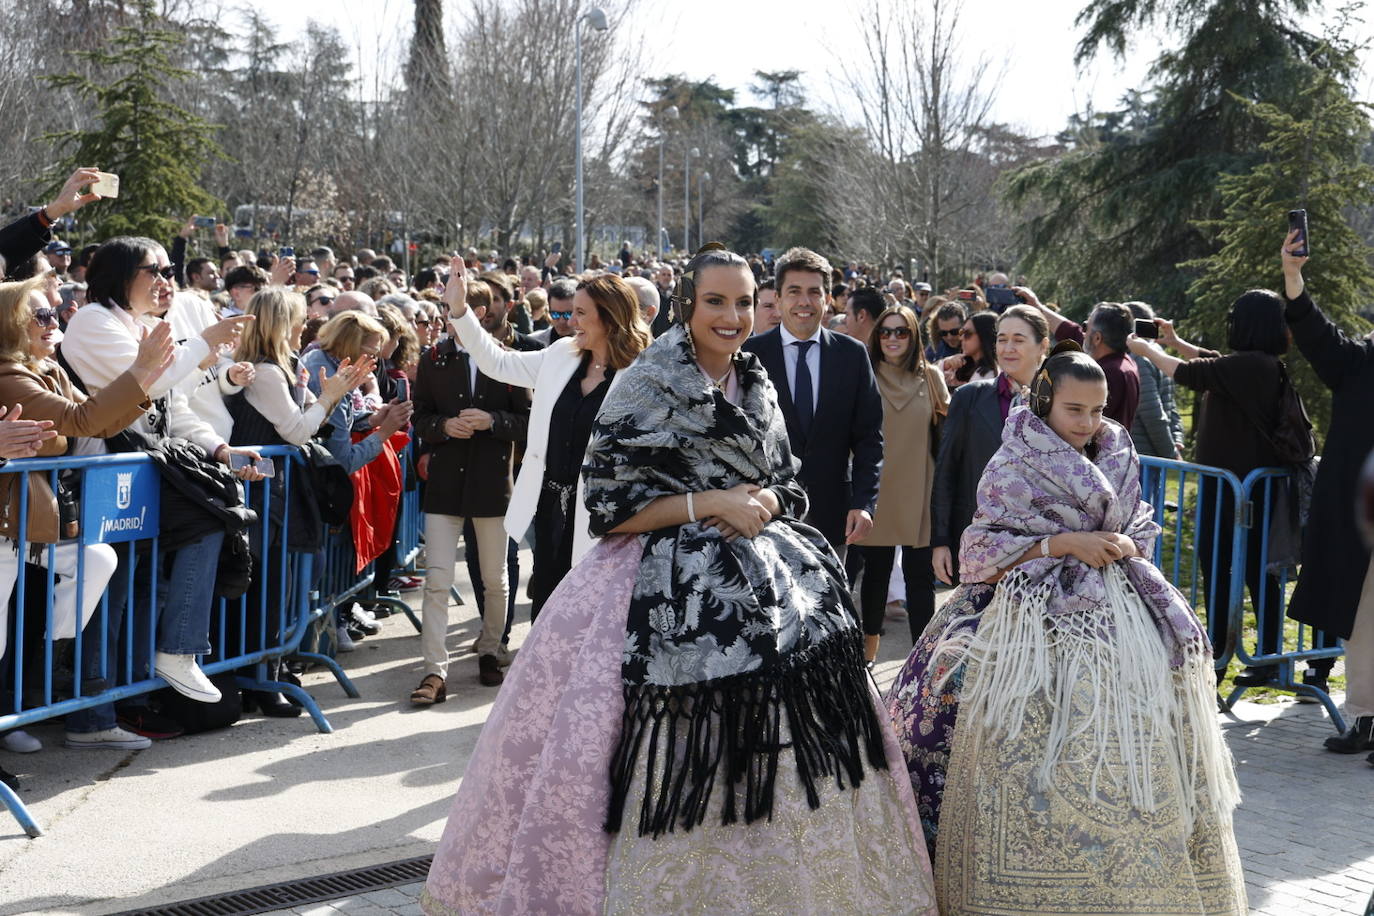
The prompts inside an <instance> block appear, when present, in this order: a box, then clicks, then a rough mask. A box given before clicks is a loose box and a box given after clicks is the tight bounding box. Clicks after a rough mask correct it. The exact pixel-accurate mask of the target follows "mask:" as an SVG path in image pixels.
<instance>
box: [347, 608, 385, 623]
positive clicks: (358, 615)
mask: <svg viewBox="0 0 1374 916" xmlns="http://www.w3.org/2000/svg"><path fill="white" fill-rule="evenodd" d="M351 613H352V614H353V619H354V620H356V621H357V622H358V623H361V624H364V625H366V626H369V627H380V624H378V623H377V616H376V615H375V614H373V613H372V612H371V611H369V610H368V609H367V608H365V607H363V606H362V605H361V604H356V603H355V604H354V605H353V607H352V609H351Z"/></svg>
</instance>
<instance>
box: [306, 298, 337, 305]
mask: <svg viewBox="0 0 1374 916" xmlns="http://www.w3.org/2000/svg"><path fill="white" fill-rule="evenodd" d="M334 298H335V297H333V296H316V297H315V298H314V299H311V300H310V304H311V305H328V304H329V303H331V302H333V301H334Z"/></svg>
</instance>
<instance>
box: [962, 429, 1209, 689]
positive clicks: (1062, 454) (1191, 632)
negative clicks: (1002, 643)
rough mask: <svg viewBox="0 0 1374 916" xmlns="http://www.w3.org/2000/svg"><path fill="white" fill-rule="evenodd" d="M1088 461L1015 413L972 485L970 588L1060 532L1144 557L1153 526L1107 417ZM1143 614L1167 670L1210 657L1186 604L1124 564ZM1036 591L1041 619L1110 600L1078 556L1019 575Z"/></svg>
mask: <svg viewBox="0 0 1374 916" xmlns="http://www.w3.org/2000/svg"><path fill="white" fill-rule="evenodd" d="M1095 442H1096V445H1097V454H1096V457H1095V458H1094V459H1093V460H1089V459H1088V457H1087V456H1085V455H1083V454H1080V453H1079V452H1078V451H1076V450H1075V449H1074V448H1073V447H1072V446H1071V445H1069V444H1068V443H1067V442H1065V441H1064V440H1063V439H1061V438H1060V437H1059V436H1058V434H1056V433H1055V432H1054V430H1052V429H1050V427H1049V426H1048V425H1047V424H1046V423H1045V421H1043V420H1041V419H1040V418H1039V417H1037V416H1035V414H1034V413H1032V412H1031V411H1030V410H1029V409H1028V408H1024V407H1021V408H1016V409H1014V410H1013V411H1012V413H1011V416H1010V417H1009V418H1008V420H1007V424H1006V426H1005V427H1004V429H1003V432H1002V447H1001V448H1000V449H998V450H997V453H996V454H994V455H993V457H992V460H991V461H989V462H988V466H987V469H986V470H985V471H984V472H983V478H982V480H981V481H980V482H979V484H978V511H977V512H976V513H975V514H974V516H973V522H972V524H970V525H969V527H968V528H967V529H965V531H964V536H963V541H962V542H961V545H960V552H959V569H960V574H961V576H963V578H964V579H965V580H966V581H969V582H979V581H985V580H988V579H991V578H993V577H995V576H996V575H997V574H998V572H1000V571H1002V570H1005V569H1007V568H1008V567H1010V566H1011V565H1012V564H1013V563H1015V561H1016V560H1017V559H1018V558H1020V557H1021V556H1023V555H1024V554H1025V553H1026V551H1028V550H1029V549H1030V548H1032V547H1034V546H1035V545H1036V544H1038V543H1039V542H1040V541H1041V540H1042V539H1044V538H1045V537H1047V536H1050V535H1055V534H1062V533H1063V532H1066V531H1114V532H1118V533H1120V534H1124V535H1126V536H1127V537H1129V538H1130V539H1131V540H1132V541H1134V542H1135V544H1136V547H1137V548H1138V549H1139V552H1140V556H1141V557H1149V556H1150V554H1151V548H1152V545H1153V543H1154V539H1155V538H1156V537H1158V536H1159V532H1160V529H1159V526H1158V525H1156V524H1155V522H1154V517H1153V516H1154V513H1153V510H1152V509H1151V507H1150V505H1149V504H1148V503H1146V502H1144V501H1143V500H1142V499H1141V489H1140V459H1139V458H1138V457H1137V456H1136V452H1135V447H1134V445H1133V444H1132V442H1131V437H1130V435H1128V434H1127V432H1126V430H1125V429H1123V428H1122V427H1121V426H1120V425H1118V424H1117V423H1116V422H1114V421H1112V420H1107V419H1104V420H1103V421H1102V428H1101V430H1100V431H1099V432H1098V434H1097V437H1096V440H1095ZM1121 565H1122V566H1124V571H1125V573H1126V576H1127V578H1128V579H1129V580H1130V583H1131V585H1132V586H1134V587H1135V590H1136V592H1137V593H1138V594H1139V596H1140V598H1141V599H1142V601H1143V602H1144V604H1145V607H1146V608H1147V610H1149V612H1150V614H1151V617H1152V618H1153V621H1154V624H1155V626H1156V628H1157V629H1158V630H1159V635H1160V639H1161V640H1162V641H1163V643H1164V646H1165V649H1166V651H1167V652H1168V655H1169V659H1170V665H1171V666H1172V667H1174V668H1177V667H1179V666H1180V665H1182V664H1183V662H1184V660H1185V658H1186V657H1187V656H1190V655H1196V654H1202V653H1208V654H1210V651H1211V646H1210V644H1209V642H1208V640H1207V634H1206V633H1205V632H1204V631H1203V629H1202V628H1201V627H1200V626H1199V625H1198V622H1197V617H1196V616H1195V615H1194V613H1193V610H1192V608H1190V607H1189V606H1188V603H1187V601H1186V600H1185V599H1184V597H1183V596H1182V595H1181V594H1180V593H1179V592H1178V590H1177V589H1176V588H1174V587H1173V585H1171V584H1170V583H1169V581H1168V580H1167V579H1165V578H1164V575H1163V574H1162V573H1161V572H1160V571H1159V569H1158V568H1156V567H1155V565H1154V564H1153V563H1151V562H1150V561H1149V560H1147V559H1140V558H1132V559H1130V560H1126V561H1124V563H1122V564H1121ZM1017 572H1018V573H1019V574H1020V575H1023V576H1025V577H1026V579H1027V580H1028V584H1030V585H1032V586H1034V587H1042V588H1045V589H1048V592H1049V594H1048V601H1047V612H1048V614H1049V615H1050V616H1051V618H1053V617H1054V616H1055V615H1061V614H1069V615H1080V614H1084V613H1091V612H1093V610H1094V609H1096V608H1101V607H1102V606H1103V604H1104V603H1105V601H1106V599H1107V588H1106V582H1105V572H1104V571H1103V570H1097V569H1093V568H1091V567H1089V566H1087V565H1085V564H1084V563H1082V562H1081V561H1079V560H1078V559H1077V558H1075V557H1063V558H1050V559H1039V558H1037V559H1034V560H1031V561H1029V562H1026V563H1023V564H1021V565H1020V566H1019V567H1017Z"/></svg>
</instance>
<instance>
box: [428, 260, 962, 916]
mask: <svg viewBox="0 0 1374 916" xmlns="http://www.w3.org/2000/svg"><path fill="white" fill-rule="evenodd" d="M754 295H755V284H754V277H753V274H752V273H751V272H750V271H749V269H748V265H747V264H746V263H745V261H744V260H743V259H742V258H740V257H739V256H737V255H733V254H730V253H728V252H725V251H723V250H719V249H715V248H708V249H704V250H703V251H702V252H700V253H698V255H697V257H696V258H695V259H694V260H693V262H692V263H691V264H690V265H689V266H688V273H687V276H686V277H685V278H684V281H683V283H682V286H681V287H680V289H679V291H678V296H677V297H676V298H675V303H674V304H675V305H676V308H677V311H678V314H679V317H680V319H681V322H682V323H681V324H680V325H679V326H677V327H674V328H673V329H671V330H670V331H669V332H668V333H666V334H664V335H663V336H662V337H660V338H659V339H658V340H657V341H656V342H655V343H654V344H653V345H652V346H651V347H650V348H649V349H648V350H646V351H644V352H643V353H642V354H641V355H640V357H639V358H638V359H637V360H636V361H635V363H634V364H633V365H631V366H630V368H629V369H627V370H625V371H624V373H623V378H622V379H621V380H620V384H619V385H617V387H616V390H615V391H614V392H612V393H611V394H610V395H609V396H608V397H607V399H606V402H605V404H603V406H602V409H601V413H600V414H599V415H598V418H597V422H596V425H595V427H594V429H593V433H592V439H591V444H590V445H589V447H588V450H587V456H586V461H585V465H584V469H583V476H584V485H585V492H586V497H585V498H586V503H587V507H588V509H589V511H590V514H591V520H592V521H591V525H592V533H593V534H595V535H597V536H600V537H602V538H603V540H602V542H601V543H600V544H599V545H598V546H597V547H596V548H595V549H594V550H593V551H592V553H591V554H589V555H588V556H587V557H586V559H585V560H584V561H583V562H582V563H581V564H579V565H578V566H577V567H576V568H575V569H574V570H573V571H572V572H571V573H570V574H569V575H568V577H567V578H566V579H565V580H564V581H563V583H562V584H561V585H560V586H559V588H558V590H557V591H556V592H555V593H554V594H553V596H552V597H551V598H550V600H549V603H548V605H547V606H546V608H545V610H544V611H543V613H542V614H541V616H540V620H539V625H538V626H536V627H535V628H534V630H533V631H532V632H531V633H530V636H529V639H528V640H527V641H526V643H525V645H524V647H523V648H522V649H521V651H520V655H519V657H518V658H517V660H516V663H515V665H514V667H512V669H511V672H510V674H509V675H508V678H507V681H506V685H505V687H504V688H503V689H502V691H501V695H500V697H499V698H498V700H497V703H496V707H495V708H494V709H493V712H492V716H491V717H490V718H489V719H488V721H487V725H486V727H485V729H484V731H483V733H482V737H481V739H480V740H479V742H478V747H477V750H476V752H475V753H474V755H473V757H472V759H471V761H470V763H469V765H468V771H467V774H466V775H465V777H464V780H463V784H462V786H461V788H460V789H459V793H458V797H457V799H456V800H455V803H454V809H453V812H452V814H451V815H450V818H449V823H448V827H447V829H446V830H445V833H444V839H443V841H442V842H441V844H440V848H439V853H438V855H437V856H436V858H435V864H434V866H433V868H432V869H431V872H430V879H429V885H428V889H427V894H426V897H425V904H426V907H427V909H428V911H429V912H431V913H453V912H463V913H466V912H536V911H538V912H548V911H559V912H624V913H644V912H655V913H675V912H684V911H688V910H690V911H696V912H712V913H731V912H740V913H745V912H750V913H757V912H788V913H813V912H814V913H820V912H824V913H844V912H866V913H917V914H931V916H933V914H934V912H935V910H934V902H933V901H934V895H933V890H932V881H931V876H930V864H929V860H928V858H927V855H926V851H925V845H924V843H923V841H922V839H921V830H920V822H919V819H918V817H917V814H916V809H915V802H914V798H913V796H912V794H911V788H910V784H909V782H908V781H907V780H906V779H905V774H904V773H903V770H902V766H901V757H900V752H899V750H898V748H897V746H896V741H895V737H894V736H893V734H892V731H891V726H890V724H889V722H888V720H887V717H886V716H885V715H882V714H881V707H880V706H879V705H878V697H877V694H876V692H875V691H874V689H873V687H872V683H871V681H870V680H869V679H868V677H867V673H866V671H865V668H864V663H863V646H862V637H861V635H860V633H859V630H858V628H857V626H856V624H855V620H854V612H853V608H852V606H851V603H850V599H849V595H848V591H847V587H846V583H845V579H844V573H843V571H842V569H841V568H840V565H839V563H838V561H837V559H836V557H835V554H834V553H833V551H831V549H830V547H829V546H828V545H827V544H826V542H825V539H824V538H823V537H822V536H821V535H820V533H819V532H817V531H815V530H814V529H812V528H810V527H808V526H806V525H804V524H802V523H801V522H800V521H798V519H800V518H801V517H802V516H804V515H805V511H806V496H805V494H804V492H803V491H802V490H801V488H800V486H799V484H798V482H797V480H796V472H797V468H798V462H797V461H796V459H795V458H794V457H793V456H792V454H791V451H790V449H789V447H788V441H787V433H786V429H785V427H784V424H783V420H782V415H781V413H780V411H779V409H778V405H777V398H776V395H775V392H774V390H773V387H772V384H771V383H770V382H769V379H768V375H767V373H766V372H765V371H764V370H763V368H762V367H761V366H760V364H759V363H758V360H757V358H756V357H754V356H753V355H752V354H747V353H742V352H740V349H739V347H740V344H742V343H743V342H744V340H745V339H747V338H748V336H749V333H750V330H751V328H752V326H753V305H754Z"/></svg>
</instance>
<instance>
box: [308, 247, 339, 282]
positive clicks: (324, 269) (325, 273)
mask: <svg viewBox="0 0 1374 916" xmlns="http://www.w3.org/2000/svg"><path fill="white" fill-rule="evenodd" d="M310 260H312V261H314V262H315V265H316V266H317V267H319V269H320V276H321V277H331V276H333V275H334V263H335V262H334V249H332V248H330V247H329V246H328V245H321V246H320V247H319V248H314V249H311V251H310Z"/></svg>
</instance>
